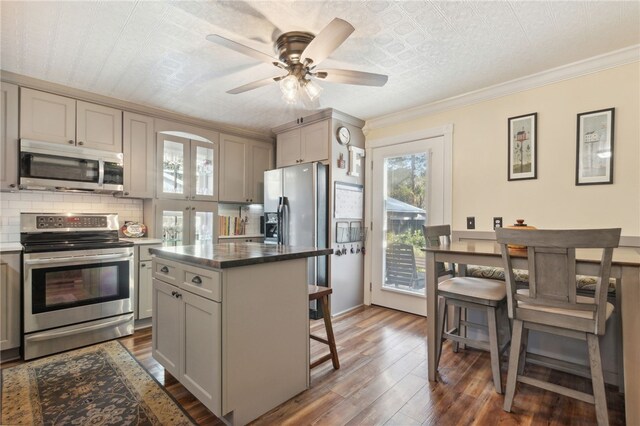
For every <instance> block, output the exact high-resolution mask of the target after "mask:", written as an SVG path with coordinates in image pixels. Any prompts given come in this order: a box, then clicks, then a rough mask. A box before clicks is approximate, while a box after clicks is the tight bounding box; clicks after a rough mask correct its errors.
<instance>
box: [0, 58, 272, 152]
mask: <svg viewBox="0 0 640 426" xmlns="http://www.w3.org/2000/svg"><path fill="white" fill-rule="evenodd" d="M0 79H1V80H2V81H4V82H6V83H12V84H15V85H17V86H20V87H28V88H30V89H35V90H41V91H43V92H49V93H53V94H55V95H60V96H67V97H71V98H74V99H79V100H81V101H87V102H93V103H98V104H101V105H105V106H108V107H111V108H116V109H121V110H124V111H129V112H134V113H137V114H142V115H147V116H152V117H154V118H159V119H164V120H169V121H174V122H178V123H182V124H187V125H191V126H197V127H202V128H204V129H207V130H213V131H216V132H220V133H225V134H232V135H236V136H241V137H245V138H250V139H256V140H261V141H267V142H271V143H273V141H274V138H273V136H272V135H271V134H268V133H264V132H257V131H254V130H249V129H242V128H240V127H235V126H230V125H228V124H224V123H219V122H216V121H210V120H203V119H200V118H195V117H191V116H188V115H184V114H180V113H177V112H173V111H169V110H164V109H161V108H156V107H151V106H147V105H141V104H136V103H133V102H129V101H125V100H122V99H117V98H112V97H109V96H104V95H99V94H97V93H92V92H88V91H86V90H81V89H74V88H73V87H69V86H64V85H62V84H58V83H52V82H50V81H46V80H40V79H37V78H33V77H29V76H26V75H22V74H16V73H13V72H10V71H5V70H0Z"/></svg>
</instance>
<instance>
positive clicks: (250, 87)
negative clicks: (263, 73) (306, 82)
mask: <svg viewBox="0 0 640 426" xmlns="http://www.w3.org/2000/svg"><path fill="white" fill-rule="evenodd" d="M284 77H286V76H281V77H269V78H265V79H262V80H258V81H254V82H251V83H248V84H244V85H242V86H240V87H236V88H235V89H231V90H227V93H229V94H231V95H237V94H238V93H244V92H248V91H249V90H253V89H257V88H258V87H262V86H266V85H267V84H270V83H274V82H276V81H279V80H282V79H283V78H284Z"/></svg>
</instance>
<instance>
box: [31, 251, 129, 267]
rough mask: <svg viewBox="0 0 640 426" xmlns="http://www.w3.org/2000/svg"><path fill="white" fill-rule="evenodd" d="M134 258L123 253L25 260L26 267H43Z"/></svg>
mask: <svg viewBox="0 0 640 426" xmlns="http://www.w3.org/2000/svg"><path fill="white" fill-rule="evenodd" d="M132 256H133V253H128V254H126V255H124V256H123V255H122V253H116V254H96V255H93V256H69V257H49V258H47V259H33V260H31V259H28V260H25V261H24V263H25V265H41V264H43V263H46V264H48V265H50V264H52V263H67V262H71V261H73V262H78V261H82V262H86V261H91V260H110V259H120V260H129V258H130V257H132Z"/></svg>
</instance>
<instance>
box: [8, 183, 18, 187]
mask: <svg viewBox="0 0 640 426" xmlns="http://www.w3.org/2000/svg"><path fill="white" fill-rule="evenodd" d="M16 186H17V185H16V184H15V183H12V184H11V185H9V188H15V187H16Z"/></svg>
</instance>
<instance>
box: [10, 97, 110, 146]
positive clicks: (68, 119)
mask: <svg viewBox="0 0 640 426" xmlns="http://www.w3.org/2000/svg"><path fill="white" fill-rule="evenodd" d="M20 137H21V138H25V139H34V140H39V141H47V142H53V143H60V144H69V145H76V146H81V147H86V148H93V149H100V150H103V151H112V152H122V111H120V110H118V109H114V108H109V107H105V106H101V105H96V104H91V103H88V102H83V101H76V100H75V99H72V98H67V97H65V96H58V95H54V94H51V93H46V92H40V91H38V90H33V89H27V88H21V89H20Z"/></svg>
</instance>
